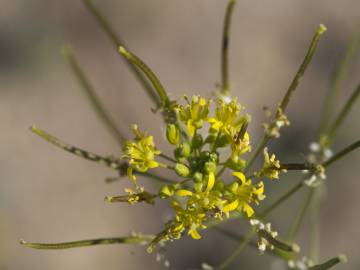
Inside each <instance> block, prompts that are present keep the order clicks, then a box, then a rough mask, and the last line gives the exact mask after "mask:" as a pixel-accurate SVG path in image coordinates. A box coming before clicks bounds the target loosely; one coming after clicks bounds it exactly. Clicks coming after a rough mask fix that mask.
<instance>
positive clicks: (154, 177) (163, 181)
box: [137, 172, 175, 184]
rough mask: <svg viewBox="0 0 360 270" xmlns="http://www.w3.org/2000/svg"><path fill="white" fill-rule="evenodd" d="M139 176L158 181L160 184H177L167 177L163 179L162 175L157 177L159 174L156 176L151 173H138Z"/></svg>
mask: <svg viewBox="0 0 360 270" xmlns="http://www.w3.org/2000/svg"><path fill="white" fill-rule="evenodd" d="M137 173H138V174H140V175H144V176H147V177H148V178H150V179H152V180H154V181H156V182H159V183H160V184H164V183H165V184H174V183H175V182H174V181H171V180H169V179H167V178H165V177H162V176H160V175H157V174H154V173H151V172H143V173H141V172H137Z"/></svg>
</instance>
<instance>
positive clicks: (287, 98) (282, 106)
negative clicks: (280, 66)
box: [244, 24, 326, 173]
mask: <svg viewBox="0 0 360 270" xmlns="http://www.w3.org/2000/svg"><path fill="white" fill-rule="evenodd" d="M325 31H326V27H325V26H324V25H323V24H320V26H319V28H318V30H317V31H316V33H315V35H314V37H313V39H312V41H311V44H310V47H309V49H308V51H307V53H306V55H305V58H304V60H303V62H302V64H301V65H300V68H299V69H298V71H297V73H296V75H295V77H294V79H293V80H292V82H291V84H290V86H289V88H288V90H287V91H286V94H285V96H284V97H283V99H282V101H281V103H280V105H279V108H280V109H281V111H282V112H283V113H284V112H285V110H286V107H287V105H288V104H289V101H290V98H291V95H292V94H293V92H294V91H295V90H296V88H297V86H298V84H299V82H300V80H301V78H302V77H303V75H304V73H305V71H306V68H307V67H308V65H309V63H310V61H311V59H312V57H313V55H314V53H315V50H316V47H317V45H318V42H319V40H320V37H321V35H322V34H323V33H324V32H325ZM270 139H271V137H270V136H268V135H267V134H266V133H265V134H264V135H263V137H262V138H261V140H260V142H259V143H258V145H257V147H256V150H255V152H254V153H253V154H252V155H251V157H250V158H249V161H248V164H247V165H246V167H245V169H244V171H245V173H246V172H247V171H248V170H249V169H250V168H251V166H252V164H253V163H254V161H255V159H256V158H257V157H258V155H259V154H260V153H261V152H262V150H263V149H264V147H265V146H266V144H267V143H268V142H269V140H270Z"/></svg>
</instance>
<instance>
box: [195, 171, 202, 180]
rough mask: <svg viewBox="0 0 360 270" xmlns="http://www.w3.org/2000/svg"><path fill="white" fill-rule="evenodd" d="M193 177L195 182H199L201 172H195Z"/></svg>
mask: <svg viewBox="0 0 360 270" xmlns="http://www.w3.org/2000/svg"><path fill="white" fill-rule="evenodd" d="M193 178H194V181H195V182H201V181H202V180H203V174H202V173H201V172H195V173H194V176H193Z"/></svg>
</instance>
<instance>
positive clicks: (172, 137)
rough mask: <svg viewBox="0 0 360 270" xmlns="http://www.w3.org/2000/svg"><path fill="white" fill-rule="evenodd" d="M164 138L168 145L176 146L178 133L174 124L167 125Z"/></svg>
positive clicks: (178, 137) (178, 139)
mask: <svg viewBox="0 0 360 270" xmlns="http://www.w3.org/2000/svg"><path fill="white" fill-rule="evenodd" d="M166 138H167V140H168V142H169V143H171V144H174V145H177V144H178V143H179V141H180V131H179V129H178V128H177V127H176V126H175V125H174V124H168V125H167V127H166Z"/></svg>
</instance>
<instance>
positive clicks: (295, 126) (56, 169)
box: [0, 0, 360, 270]
mask: <svg viewBox="0 0 360 270" xmlns="http://www.w3.org/2000/svg"><path fill="white" fill-rule="evenodd" d="M226 2H227V1H225V0H221V1H220V0H216V1H215V0H213V1H210V0H192V1H184V0H183V1H180V0H172V1H169V0H120V1H119V0H107V1H96V3H97V5H98V6H99V8H100V9H101V10H102V11H103V12H104V13H105V14H106V16H107V17H108V19H109V20H110V21H111V22H112V23H113V25H114V26H115V27H116V29H117V30H118V31H119V33H121V35H122V37H123V38H124V39H125V40H126V42H127V44H128V47H129V48H131V49H132V50H133V51H134V52H136V53H137V54H138V55H139V56H140V57H142V58H143V59H144V60H145V61H146V62H147V63H148V64H149V65H150V66H151V67H152V68H153V69H154V70H155V71H156V73H157V74H158V75H159V77H160V78H161V79H162V81H163V84H164V85H165V86H166V87H167V89H168V91H169V92H171V95H172V97H173V98H179V97H181V96H182V94H184V93H188V94H192V93H200V94H204V95H207V94H208V93H210V92H211V91H213V90H214V89H215V84H216V83H217V82H218V81H219V78H220V75H219V74H220V72H219V67H220V55H219V52H220V37H221V31H222V21H223V14H224V9H225V6H226ZM319 23H324V24H325V25H326V26H327V27H328V32H327V33H326V34H325V35H324V37H323V38H322V40H321V41H320V45H319V49H318V51H317V52H316V54H315V57H314V60H313V62H312V63H311V65H310V67H309V69H308V71H307V73H306V76H305V78H304V80H303V81H302V83H301V85H300V87H299V89H298V91H297V92H296V94H295V95H294V98H293V100H292V101H291V103H290V106H289V111H288V116H289V118H290V119H291V127H290V128H287V129H285V130H284V132H283V133H282V136H281V139H280V140H278V141H276V142H274V143H273V144H272V145H271V149H273V150H274V151H278V152H280V154H279V157H282V158H283V159H289V161H290V160H291V161H300V160H301V159H302V156H301V153H306V152H307V147H308V144H309V142H310V141H311V140H314V139H315V132H316V129H317V122H318V119H319V115H320V112H321V105H322V101H323V97H324V94H325V91H326V90H327V89H328V87H329V79H330V76H331V72H332V70H333V69H334V67H335V65H336V63H337V62H338V61H339V60H340V58H341V55H342V53H343V52H344V50H345V47H346V44H347V42H348V41H349V39H350V38H351V36H352V35H353V34H354V33H355V32H356V31H357V32H359V31H360V28H359V25H360V2H359V1H358V0H344V1H335V0H327V1H324V0H323V1H312V0H293V1H286V0H273V1H238V4H237V6H236V9H235V13H234V19H233V24H232V31H231V36H232V39H231V44H230V53H231V58H230V59H231V79H232V86H233V89H234V91H233V92H234V94H235V95H236V96H238V97H239V100H240V102H241V103H242V104H244V105H245V106H246V109H247V111H248V112H249V113H251V114H252V115H253V122H252V126H251V132H252V134H253V135H252V136H253V137H254V138H258V137H259V135H260V132H261V127H260V124H261V123H262V122H263V121H264V116H263V111H262V106H263V105H268V106H270V107H272V108H273V107H274V106H275V105H276V104H277V102H279V100H280V98H281V97H282V95H283V94H284V92H285V90H286V88H287V86H288V84H289V83H290V81H291V79H292V77H293V75H294V73H295V71H296V70H297V68H298V66H299V64H300V63H301V61H302V58H303V56H304V53H305V50H306V48H307V46H308V44H309V41H310V39H311V37H312V35H313V33H314V31H315V30H316V28H317V26H318V24H319ZM65 42H69V43H70V44H72V45H73V47H74V50H75V52H76V53H77V55H78V58H79V60H80V62H81V63H82V65H83V66H84V67H85V69H86V71H87V73H88V74H89V76H90V77H91V79H92V81H93V83H94V85H95V86H96V88H97V89H98V94H99V96H100V97H101V99H102V101H103V103H104V104H106V105H107V107H108V108H109V110H110V111H111V112H112V113H113V115H114V118H115V119H116V121H117V122H118V124H119V125H121V127H123V128H124V130H126V129H127V128H128V127H129V125H130V124H132V123H138V124H139V125H141V126H142V127H144V128H146V129H147V130H148V131H149V132H151V133H152V134H154V135H155V136H156V138H157V139H156V141H157V143H158V144H159V145H160V147H165V146H164V142H163V141H161V138H162V136H163V135H162V133H163V130H162V127H161V125H160V124H159V123H160V122H159V116H158V115H154V114H152V113H150V110H149V108H150V103H149V100H148V99H147V96H146V95H144V93H143V92H142V90H141V89H140V86H139V85H138V84H137V82H136V81H135V80H134V78H133V77H132V76H131V74H130V73H129V71H128V70H127V68H126V67H125V65H124V64H123V62H122V61H121V59H120V57H119V56H118V55H117V53H116V52H115V51H114V49H113V47H112V46H111V43H110V42H109V40H108V39H107V37H106V36H105V35H104V33H102V32H101V31H100V30H99V27H98V26H97V24H96V23H95V21H94V20H93V18H92V17H91V16H90V15H89V13H88V12H87V10H86V9H85V8H84V6H83V5H82V3H81V1H70V0H64V1H54V0H52V1H45V0H36V1H26V0H1V1H0V123H1V133H0V181H1V186H0V187H1V188H0V216H1V222H0V239H1V241H0V269H9V270H12V269H28V270H30V269H54V270H60V269H61V270H65V269H87V270H91V269H108V270H112V269H162V268H163V266H162V265H161V264H158V263H156V261H155V255H148V254H146V252H145V251H144V248H143V247H135V246H118V245H115V246H108V247H104V246H103V247H90V248H81V249H73V250H65V251H37V250H30V249H26V248H24V247H22V246H20V245H19V244H18V241H19V239H20V238H24V239H26V240H28V241H44V242H57V241H70V240H76V239H86V238H94V237H102V236H117V235H125V234H128V233H129V232H130V231H132V230H134V231H141V232H144V233H154V232H158V231H159V230H160V229H161V227H162V222H163V221H164V220H165V218H166V217H167V216H168V215H169V212H168V211H167V210H166V209H167V208H166V207H162V208H161V207H160V208H158V207H151V206H147V205H137V206H132V207H129V206H128V205H125V204H124V205H121V204H111V205H110V204H107V203H104V202H103V198H104V196H105V195H110V194H111V195H115V194H119V193H121V192H122V190H123V188H124V187H125V186H127V185H128V183H129V182H127V180H125V181H122V182H116V183H113V184H105V183H104V181H103V179H104V178H105V177H107V176H115V175H116V174H115V173H114V172H113V171H111V170H109V169H107V168H104V167H102V166H100V165H97V164H93V163H91V162H88V161H85V160H82V159H80V158H77V157H75V156H72V155H70V154H68V153H65V152H64V151H61V150H59V149H57V148H55V147H53V146H51V145H49V144H48V143H46V142H44V141H42V140H41V139H39V138H38V137H36V136H35V135H33V134H31V133H30V132H29V131H28V127H29V126H30V125H31V124H32V123H36V124H38V125H39V126H40V127H43V128H44V129H46V130H48V131H49V132H51V133H53V134H56V135H57V136H58V137H60V138H62V139H64V140H65V141H67V142H69V143H72V144H74V145H77V146H79V147H83V148H85V149H88V150H90V151H93V152H96V153H101V154H115V155H116V154H119V153H120V149H119V148H118V146H117V144H116V142H115V141H114V140H113V138H112V137H111V136H110V135H109V134H108V133H107V131H106V130H105V129H104V127H103V125H102V124H101V122H100V121H99V120H98V118H97V117H96V115H95V114H94V112H93V111H92V109H91V107H90V106H89V104H88V102H87V100H86V98H85V96H84V94H83V93H82V92H81V91H80V88H79V86H78V85H77V83H76V82H75V80H74V78H73V76H72V74H71V73H70V71H69V69H68V67H67V65H66V64H65V63H64V61H63V59H62V57H61V55H60V53H59V48H60V47H61V45H62V44H63V43H65ZM359 71H360V57H359V55H357V59H356V60H355V61H354V64H353V65H352V67H351V72H350V73H349V75H348V77H347V79H346V82H345V84H344V85H343V87H344V92H343V94H342V96H341V99H340V100H339V104H340V105H341V104H342V103H343V102H344V101H345V100H346V98H347V97H348V96H349V95H350V93H351V92H352V91H353V89H354V88H355V86H356V84H357V83H358V82H359V81H360V77H359ZM359 107H360V106H359V105H358V104H357V105H356V106H355V108H354V110H353V111H352V112H351V114H350V117H349V119H347V121H346V122H345V123H344V125H343V127H342V129H341V131H340V132H339V134H338V137H337V140H336V144H335V148H334V149H335V150H338V149H340V148H342V147H344V146H345V145H347V144H349V143H351V142H353V141H355V140H356V139H358V138H359V134H360V125H359V120H358V118H359V113H360V108H359ZM128 134H130V133H128ZM255 141H256V140H255V139H253V142H255ZM165 149H166V148H165ZM167 150H168V149H167ZM165 151H166V150H165ZM359 161H360V153H359V152H357V153H353V154H351V156H349V157H347V158H345V159H343V160H342V161H339V162H338V163H336V164H335V165H334V166H333V167H332V168H331V169H330V170H329V172H328V176H329V177H328V178H329V179H328V191H327V197H326V198H325V200H324V201H323V203H322V208H321V257H322V259H326V258H328V257H330V256H333V255H336V254H338V253H339V252H342V253H345V254H347V255H348V258H349V262H348V264H347V265H340V266H338V267H337V268H336V269H359V268H360V258H359V256H358V254H359V246H358V245H359V242H360V233H359V228H360V218H359V213H360V198H359V195H358V190H359V188H360V184H359V180H360V179H359V173H358V170H359V169H360V166H359V164H360V163H359ZM297 179H299V176H298V175H296V174H291V175H290V176H289V177H286V178H284V179H283V180H282V181H281V182H278V183H277V185H275V184H273V185H272V187H271V188H272V192H273V193H272V194H275V193H277V194H279V193H281V192H283V191H284V190H286V189H287V188H288V187H289V186H291V185H292V184H293V183H294V181H297ZM268 195H269V198H271V193H270V194H268ZM274 196H275V195H274ZM302 199H303V193H301V194H298V195H297V196H296V198H294V199H292V200H291V201H290V202H289V203H288V204H286V205H285V206H283V207H281V208H280V209H279V210H278V211H276V213H274V215H273V216H272V220H273V225H274V226H275V227H276V228H277V229H278V230H279V231H280V233H285V232H286V229H287V228H288V225H289V224H290V220H291V219H292V218H293V217H294V213H295V211H296V210H297V209H298V208H299V207H300V204H301V200H302ZM307 223H308V221H307V220H306V221H305V226H304V227H303V230H302V231H301V238H300V239H299V242H300V243H301V244H302V245H304V248H305V250H304V251H306V245H307V242H308V230H307V226H306V225H307ZM228 227H229V228H232V229H234V230H236V231H237V230H244V229H246V228H247V225H246V224H244V223H242V222H235V223H233V224H231V225H230V226H228ZM234 247H235V243H234V242H231V241H227V240H226V241H225V240H223V238H222V237H221V236H220V235H218V234H217V233H216V232H207V233H204V235H203V240H202V241H194V240H190V239H186V238H184V239H183V240H181V241H177V242H176V243H175V244H169V245H168V252H167V258H168V259H169V260H170V263H171V265H172V268H171V269H178V270H179V269H191V268H196V267H199V264H200V263H201V262H203V261H206V262H208V263H210V264H217V263H219V262H221V261H222V260H223V259H224V258H225V257H226V256H227V255H228V254H229V253H230V252H231V251H232V250H233V248H234ZM250 254H251V256H246V255H250ZM244 255H245V256H242V257H240V258H239V259H238V260H237V265H238V267H237V268H234V269H283V268H282V267H281V266H278V265H279V264H278V263H277V262H276V261H275V260H274V259H273V258H271V257H269V256H267V255H265V256H260V257H259V256H258V255H257V251H254V250H251V249H250V248H249V249H247V251H246V252H245V253H244ZM235 265H236V264H235ZM234 267H235V266H234Z"/></svg>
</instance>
